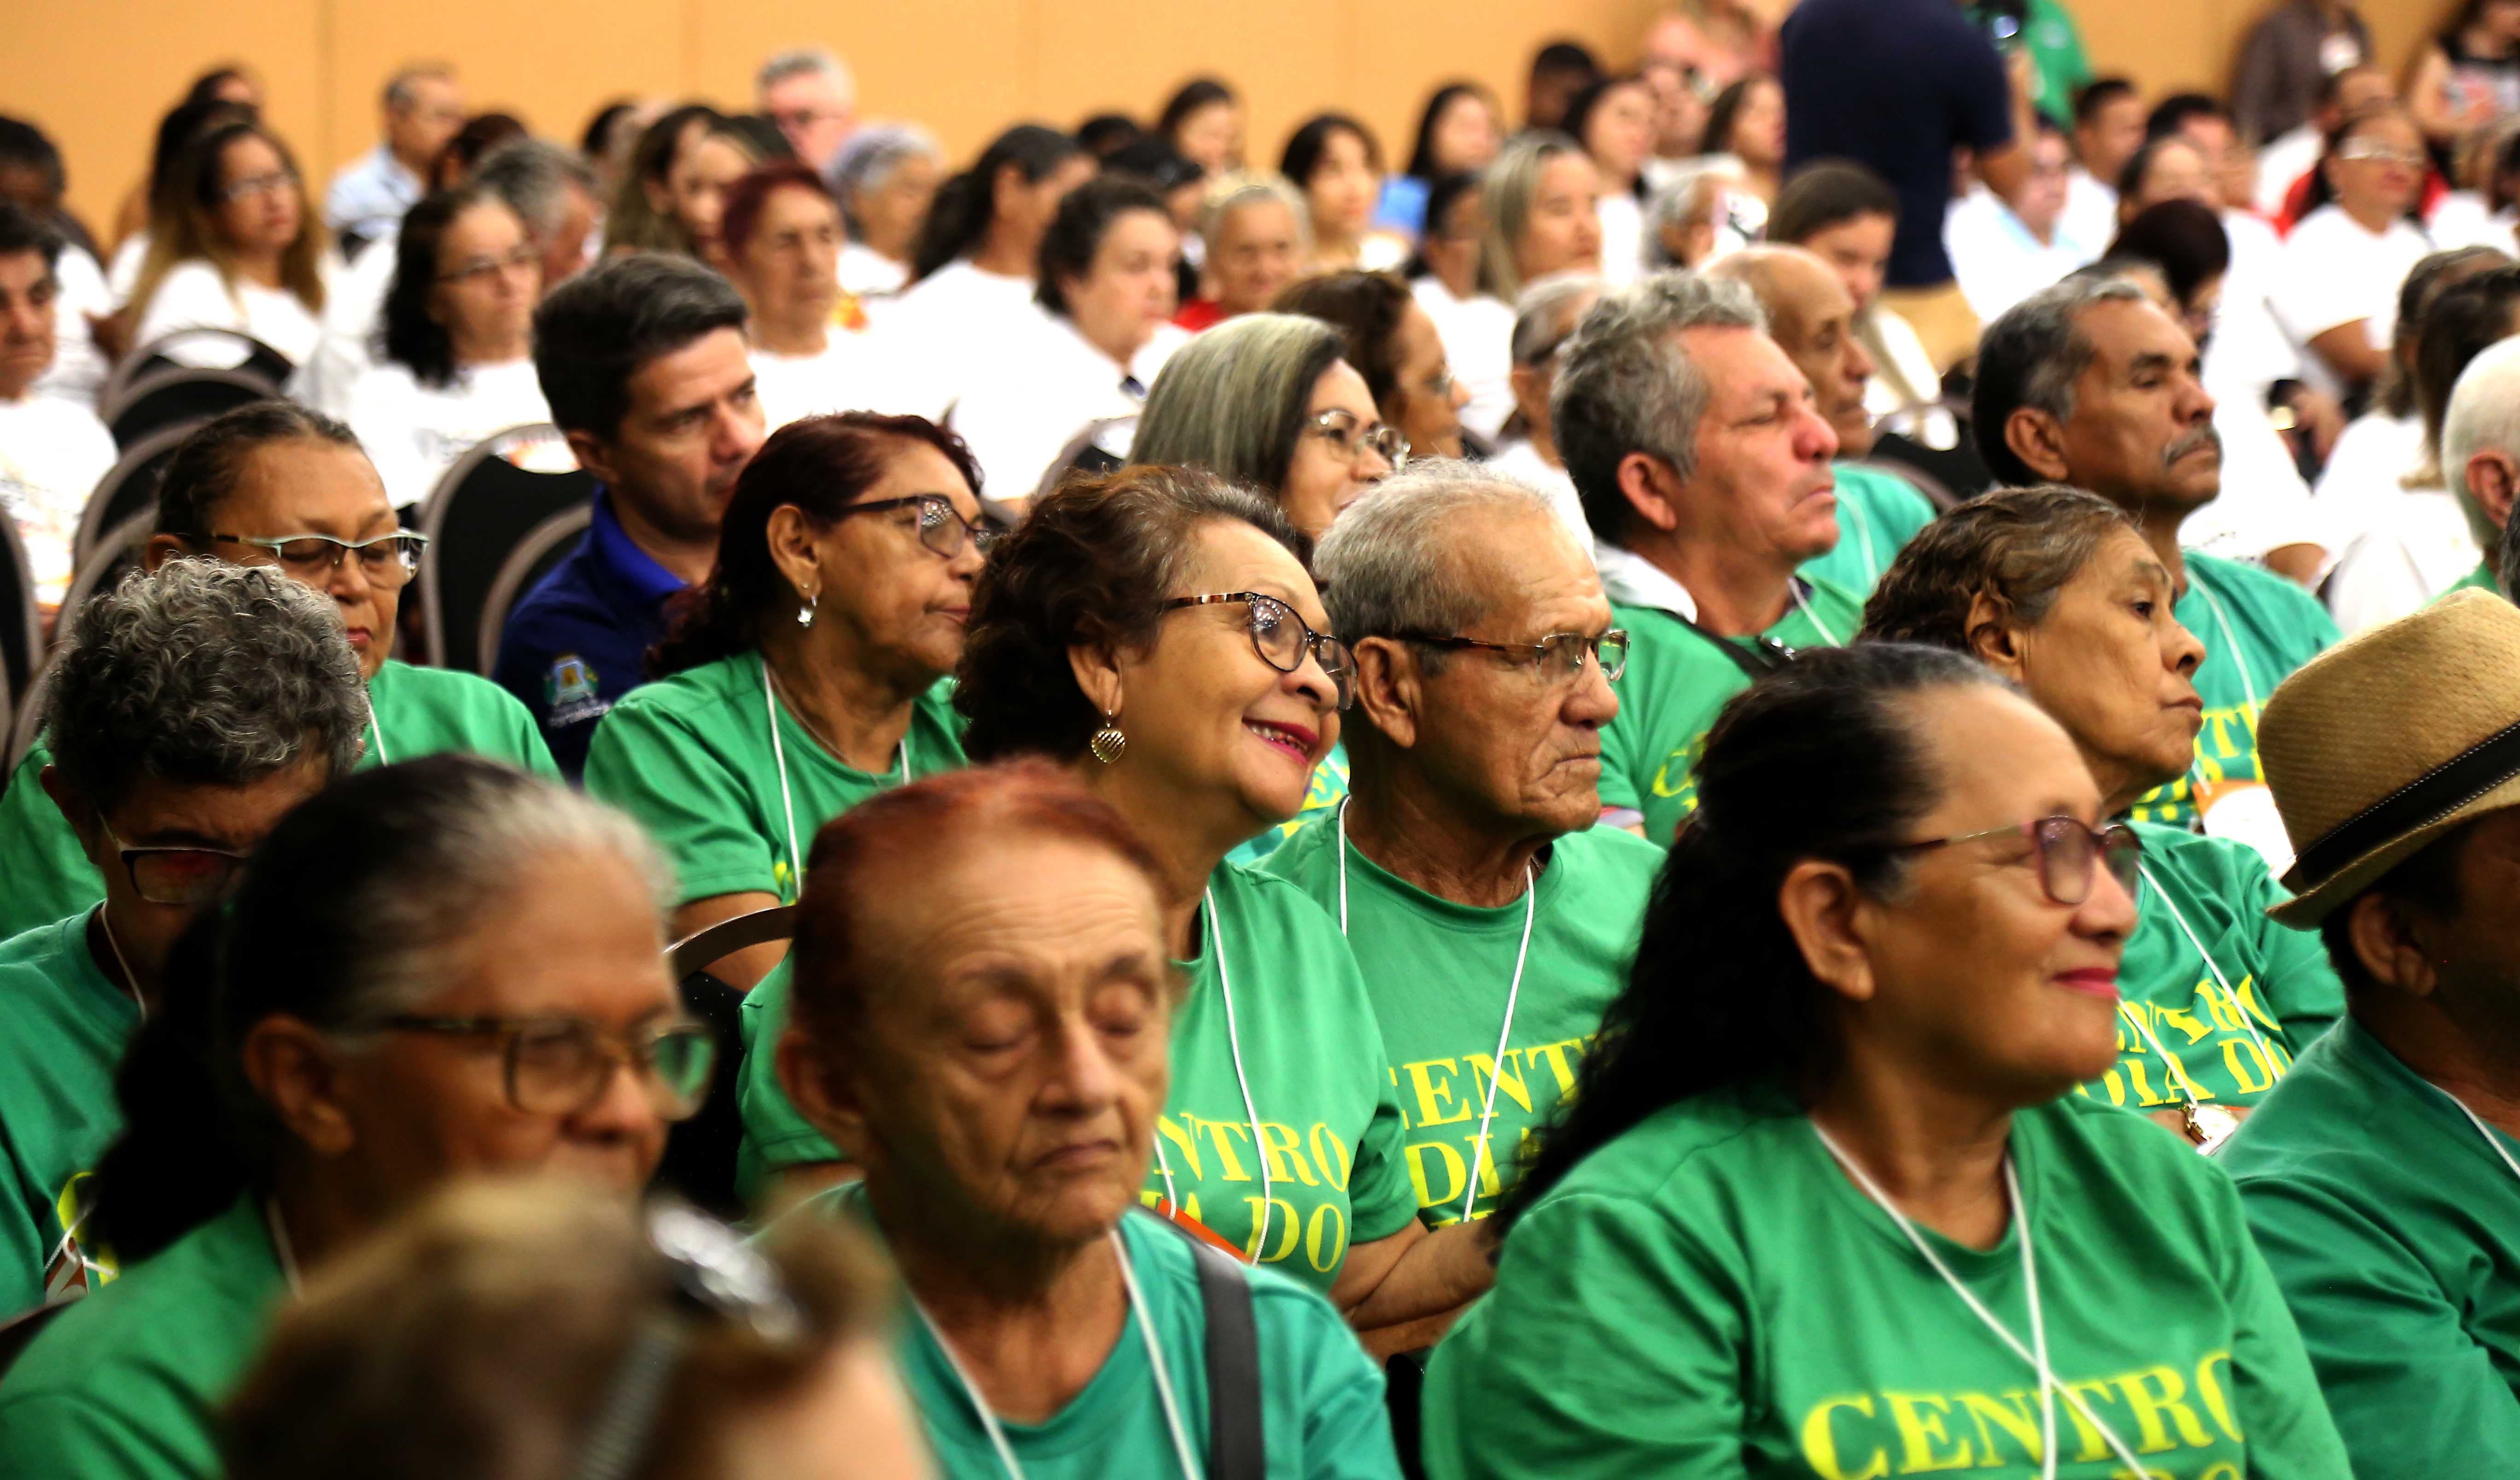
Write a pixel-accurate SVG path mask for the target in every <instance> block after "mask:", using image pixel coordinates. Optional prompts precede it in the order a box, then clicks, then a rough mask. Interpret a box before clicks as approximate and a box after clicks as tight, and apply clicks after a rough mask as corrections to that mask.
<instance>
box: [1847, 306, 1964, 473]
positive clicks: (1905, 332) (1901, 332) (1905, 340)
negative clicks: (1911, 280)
mask: <svg viewBox="0 0 2520 1480" xmlns="http://www.w3.org/2000/svg"><path fill="white" fill-rule="evenodd" d="M1865 318H1866V320H1867V321H1868V324H1869V327H1870V328H1871V330H1872V337H1873V339H1874V340H1877V341H1878V343H1879V345H1880V353H1879V355H1878V356H1876V358H1878V359H1880V360H1882V361H1883V362H1884V363H1883V364H1882V366H1881V367H1880V368H1879V369H1876V370H1875V371H1873V373H1872V379H1871V380H1869V381H1866V382H1865V385H1864V409H1865V410H1866V411H1867V412H1868V413H1870V415H1871V417H1872V421H1873V424H1874V425H1875V426H1878V427H1879V428H1880V429H1881V430H1883V431H1895V432H1897V433H1899V434H1900V435H1901V436H1904V437H1910V438H1913V440H1915V441H1917V442H1919V443H1921V444H1923V445H1924V446H1927V447H1930V448H1932V449H1934V450H1935V451H1936V452H1949V451H1951V450H1952V449H1953V448H1955V447H1957V446H1958V445H1959V440H1960V431H1959V424H1958V422H1956V421H1954V420H1953V419H1952V414H1951V413H1950V412H1948V411H1945V410H1943V408H1942V406H1941V405H1940V404H1939V402H1940V399H1941V396H1942V393H1943V378H1942V377H1941V376H1939V375H1936V374H1935V373H1934V357H1933V356H1932V355H1929V354H1927V353H1925V343H1924V341H1923V340H1922V339H1919V338H1917V337H1916V331H1915V329H1914V327H1913V326H1912V325H1910V324H1909V322H1908V321H1907V320H1905V319H1903V318H1901V317H1899V316H1898V315H1897V314H1896V313H1893V312H1891V311H1890V310H1889V309H1887V308H1884V307H1882V306H1881V305H1880V304H1878V303H1875V304H1873V305H1872V307H1871V309H1870V310H1869V311H1868V313H1867V314H1866V315H1865ZM1893 367H1896V369H1897V370H1898V372H1899V376H1898V379H1904V380H1905V381H1907V382H1908V384H1909V385H1910V386H1911V387H1912V388H1913V391H1914V395H1915V401H1914V402H1913V403H1912V402H1911V401H1910V398H1909V396H1908V395H1907V394H1906V393H1904V392H1902V391H1901V390H1900V388H1899V385H1898V383H1897V380H1896V379H1894V378H1893V377H1892V376H1891V375H1890V373H1889V372H1890V370H1891V369H1892V368H1893Z"/></svg>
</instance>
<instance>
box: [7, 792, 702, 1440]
mask: <svg viewBox="0 0 2520 1480" xmlns="http://www.w3.org/2000/svg"><path fill="white" fill-rule="evenodd" d="M663 885H664V870H663V866H662V863H661V861H660V860H659V859H658V858H657V857H656V855H655V850H654V849H653V847H652V845H651V844H650V843H649V842H648V841H647V839H646V838H645V836H644V835H642V834H641V832H640V830H639V829H638V827H637V825H635V824H634V823H632V822H631V821H630V820H629V819H627V818H625V817H622V816H621V815H620V814H618V813H616V812H613V811H611V810H610V809H609V808H607V807H604V806H602V805H600V804H598V803H595V802H591V801H588V800H587V799H585V798H584V797H581V796H578V795H576V794H574V793H572V792H569V791H566V790H563V789H562V787H560V786H559V785H556V784H554V783H551V782H545V781H540V780H537V779H535V778H532V777H528V776H525V775H524V774H522V773H520V772H517V771H514V770H511V769H509V768H508V767H506V766H502V765H499V764H497V763H495V762H492V761H485V760H480V759H477V758H473V757H469V756H449V755H441V756H430V757H428V758H427V759H423V760H417V761H412V762H410V763H408V764H403V765H396V766H391V767H387V768H385V769H382V770H379V771H370V772H363V773H360V774H358V775H356V776H352V777H349V778H346V779H344V780H342V781H339V782H337V783H335V784H334V785H332V786H330V787H329V788H327V789H326V790H324V791H323V792H321V793H320V794H318V795H317V796H315V797H314V798H313V799H312V800H309V801H306V802H303V803H301V804H300V805H298V806H297V807H296V809H295V810H293V811H292V812H291V813H290V814H289V815H288V816H287V817H286V818H284V819H282V820H281V822H280V824H279V826H277V827H276V828H274V829H272V830H271V832H270V834H269V836H267V837H265V838H263V839H262V840H261V843H260V845H259V846H258V847H256V848H255V849H254V852H253V857H252V859H251V861H250V862H249V863H248V865H247V867H246V869H245V872H244V875H243V876H242V878H241V879H240V881H239V884H238V887H237V889H236V891H235V894H234V896H233V898H232V900H231V902H230V903H229V905H228V906H227V908H225V909H224V910H222V911H220V912H218V913H217V914H214V915H207V916H203V917H202V918H200V919H198V920H197V922H196V923H195V924H194V926H193V927H192V928H191V930H190V932H189V933H188V934H187V935H186V936H185V938H184V939H183V941H182V942H181V943H180V944H179V945H178V946H177V947H176V950H175V953H174V957H173V960H172V964H171V965H170V967H169V971H168V982H169V987H170V990H169V992H168V993H167V995H166V999H165V1004H164V1008H165V1009H164V1010H163V1011H161V1012H158V1013H156V1014H154V1015H152V1016H151V1017H150V1018H149V1019H148V1021H147V1023H146V1025H145V1026H144V1027H143V1028H142V1029H141V1033H140V1036H139V1038H138V1039H137V1041H136V1042H134V1043H133V1045H132V1047H131V1049H130V1052H129V1054H128V1055H127V1057H126V1060H125V1061H126V1063H127V1064H128V1065H129V1066H130V1072H129V1073H128V1074H126V1075H125V1076H124V1077H123V1078H122V1079H121V1080H120V1081H119V1083H118V1087H117V1088H118V1095H119V1101H120V1109H121V1112H122V1122H123V1124H122V1130H121V1134H120V1136H119V1138H118V1139H117V1140H115V1142H114V1143H113V1144H112V1148H111V1149H109V1150H108V1151H107V1152H106V1153H105V1156H104V1158H103V1160H102V1162H101V1163H100V1164H99V1165H98V1168H97V1170H96V1173H95V1175H94V1179H93V1182H92V1184H91V1187H92V1189H93V1192H94V1208H95V1211H94V1214H93V1216H92V1217H91V1218H90V1219H89V1222H88V1225H87V1228H86V1230H85V1231H83V1233H82V1234H81V1238H82V1241H83V1242H84V1243H85V1244H86V1246H87V1247H89V1248H90V1249H95V1250H110V1251H111V1252H112V1259H113V1261H114V1263H115V1265H116V1266H117V1267H118V1268H119V1270H120V1271H121V1272H122V1273H121V1275H120V1277H119V1278H114V1279H112V1281H111V1282H108V1283H106V1284H105V1285H104V1287H103V1288H101V1289H98V1290H96V1291H94V1292H93V1293H91V1294H89V1295H88V1296H87V1297H86V1298H85V1299H83V1300H82V1301H80V1302H79V1304H78V1305H77V1306H76V1307H74V1308H72V1309H71V1310H70V1311H69V1312H67V1314H66V1315H64V1316H63V1317H61V1319H59V1320H58V1321H56V1322H54V1323H51V1324H50V1325H48V1326H46V1327H45V1329H44V1331H43V1333H42V1335H41V1336H40V1337H39V1338H38V1339H37V1341H36V1342H35V1344H34V1345H33V1346H30V1347H29V1348H28V1349H27V1351H26V1352H25V1354H24V1355H23V1356H22V1358H21V1360H20V1361H19V1362H18V1363H17V1364H16V1365H15V1366H13V1367H12V1368H10V1371H9V1375H8V1378H7V1379H6V1380H5V1381H0V1470H5V1471H6V1472H7V1473H9V1474H13V1475H17V1474H25V1475H38V1474H40V1475H67V1476H74V1477H84V1476H99V1477H102V1476H104V1475H108V1474H133V1473H143V1472H145V1473H150V1474H158V1475H167V1476H177V1475H180V1476H187V1477H191V1476H201V1477H207V1476H211V1475H215V1474H217V1473H218V1472H219V1467H218V1464H217V1459H216V1436H215V1433H214V1431H213V1423H214V1418H215V1415H216V1414H217V1413H218V1412H219V1409H220V1407H221V1406H222V1404H223V1403H224V1401H225V1399H226V1396H227V1393H228V1390H229V1388H230V1387H231V1386H232V1385H233V1384H234V1383H235V1381H236V1380H237V1378H238V1377H239V1376H240V1375H241V1374H242V1373H243V1371H244V1368H245V1366H246V1364H247V1362H248V1360H249V1359H250V1357H251V1356H252V1354H253V1350H254V1348H255V1346H256V1345H257V1344H258V1342H259V1340H260V1336H261V1333H262V1331H263V1329H264V1327H265V1325H266V1323H268V1321H269V1319H270V1317H271V1314H272V1312H273V1310H274V1308H276V1307H278V1306H280V1305H281V1304H283V1303H284V1302H286V1301H287V1300H288V1299H289V1298H290V1297H291V1296H293V1295H294V1294H296V1293H298V1292H299V1290H300V1288H301V1285H300V1281H301V1280H302V1279H303V1278H306V1277H308V1276H309V1275H312V1274H315V1273H317V1272H319V1271H322V1270H324V1269H326V1268H327V1267H329V1266H331V1265H332V1263H333V1262H334V1261H335V1260H336V1259H337V1258H338V1257H340V1256H341V1255H343V1254H344V1253H345V1252H348V1251H350V1250H352V1249H353V1248H354V1247H355V1246H356V1245H357V1244H359V1243H360V1242H361V1241H362V1240H364V1239H366V1238H367V1237H368V1236H370V1235H371V1234H373V1233H376V1232H377V1231H379V1230H380V1229H382V1227H384V1226H385V1225H386V1224H388V1223H389V1222H390V1221H391V1220H393V1219H394V1218H395V1217H396V1216H397V1215H399V1214H401V1213H403V1212H404V1211H406V1210H408V1209H410V1208H411V1207H413V1206H414V1205H416V1204H418V1203H420V1202H422V1201H423V1200H425V1199H426V1198H427V1197H428V1196H429V1195H430V1194H432V1193H434V1192H436V1191H438V1190H439V1189H441V1188H444V1187H445V1186H446V1185H447V1184H449V1183H450V1182H452V1181H454V1180H456V1179H457V1178H459V1177H466V1176H488V1177H501V1178H508V1179H520V1180H547V1181H548V1182H549V1183H551V1184H552V1185H554V1186H555V1187H558V1188H564V1189H565V1190H564V1193H563V1194H562V1195H566V1196H569V1197H572V1198H586V1197H590V1196H592V1197H594V1198H596V1199H599V1200H618V1201H620V1202H623V1203H626V1202H628V1201H629V1200H630V1199H632V1198H634V1197H635V1196H637V1194H638V1193H639V1191H640V1190H641V1188H644V1187H645V1186H646V1185H647V1182H648V1180H649V1178H650V1176H651V1175H652V1173H653V1172H654V1171H655V1168H656V1164H657V1160H658V1158H659V1157H660V1156H661V1155H662V1153H663V1150H664V1144H665V1136H666V1131H667V1128H668V1127H669V1126H670V1125H671V1124H672V1123H674V1122H676V1121H679V1120H682V1119H684V1118H686V1117H688V1116H690V1115H691V1114H692V1113H693V1112H694V1111H695V1110H697V1108H698V1105H699V1099H700V1097H701V1095H702V1093H703V1092H704V1091H705V1089H706V1087H707V1083H708V1069H709V1065H710V1063H711V1059H712V1054H713V1053H714V1046H713V1045H712V1043H711V1042H710V1040H709V1038H708V1037H707V1034H706V1032H705V1030H703V1029H701V1028H700V1027H699V1026H698V1025H697V1023H695V1022H693V1021H692V1020H691V1019H690V1018H689V1017H688V1016H687V1015H686V1014H685V1012H684V1010H683V1007H682V1004H681V1000H680V999H679V997H678V996H677V995H676V993H675V990H674V985H673V983H672V981H671V980H670V979H668V977H667V975H666V971H665V966H664V944H665V938H664V930H663V928H662V924H663V918H662V915H663V912H662V894H663ZM100 1257H102V1256H100Z"/></svg>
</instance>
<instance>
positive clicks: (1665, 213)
mask: <svg viewBox="0 0 2520 1480" xmlns="http://www.w3.org/2000/svg"><path fill="white" fill-rule="evenodd" d="M1731 172H1732V171H1731V170H1730V169H1729V168H1728V167H1727V166H1725V165H1722V164H1697V165H1685V166H1683V167H1682V168H1681V169H1680V170H1679V171H1677V172H1676V173H1674V174H1673V175H1672V177H1671V178H1670V179H1669V180H1667V181H1665V182H1664V184H1663V187H1662V188H1661V189H1660V190H1657V191H1655V192H1654V193H1653V196H1652V198H1651V199H1649V200H1647V201H1646V202H1645V209H1644V217H1645V265H1646V266H1647V267H1649V268H1652V269H1654V270H1656V271H1660V270H1662V269H1665V268H1672V267H1678V266H1680V265H1681V263H1680V262H1679V261H1678V260H1676V259H1675V258H1674V257H1673V256H1672V254H1671V251H1670V249H1669V248H1668V247H1664V246H1663V245H1662V234H1663V233H1664V232H1665V231H1668V230H1670V229H1671V228H1672V227H1675V226H1688V225H1689V224H1691V223H1693V222H1696V221H1699V220H1701V219H1707V218H1711V217H1712V216H1713V214H1714V210H1715V200H1714V198H1715V193H1716V191H1717V190H1719V189H1720V188H1721V187H1722V185H1723V183H1724V180H1725V177H1726V176H1727V175H1728V174H1730V173H1731Z"/></svg>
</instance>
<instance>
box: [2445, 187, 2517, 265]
mask: <svg viewBox="0 0 2520 1480" xmlns="http://www.w3.org/2000/svg"><path fill="white" fill-rule="evenodd" d="M2424 230H2425V231H2426V232H2427V233H2429V234H2430V235H2431V237H2432V239H2433V249H2434V250H2435V251H2453V250H2455V249H2457V248H2458V247H2493V248H2494V249H2495V250H2496V251H2498V252H2501V253H2502V254H2503V255H2505V256H2509V255H2511V254H2512V253H2514V252H2520V210H2514V209H2513V208H2512V207H2510V206H2508V205H2506V206H2504V207H2502V208H2501V209H2500V210H2488V209H2486V208H2485V198H2484V197H2483V196H2481V195H2478V194H2477V193H2476V192H2475V191H2472V190H2454V191H2452V192H2451V193H2450V194H2449V195H2446V196H2444V197H2442V201H2441V203H2440V204H2439V205H2436V206H2434V207H2433V214H2432V219H2431V220H2429V221H2427V222H2425V223H2424Z"/></svg>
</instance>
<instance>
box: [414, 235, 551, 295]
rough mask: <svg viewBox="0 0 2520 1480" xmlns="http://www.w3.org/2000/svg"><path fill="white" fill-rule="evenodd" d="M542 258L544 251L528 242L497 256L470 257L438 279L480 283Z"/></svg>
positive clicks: (529, 264)
mask: <svg viewBox="0 0 2520 1480" xmlns="http://www.w3.org/2000/svg"><path fill="white" fill-rule="evenodd" d="M542 259H543V254H542V252H541V251H540V250H538V249H537V248H536V247H534V245H533V244H532V243H530V242H528V243H526V244H524V245H523V246H521V247H510V248H509V249H508V250H507V251H505V252H502V253H501V254H499V255H498V256H495V257H472V258H469V259H467V260H466V261H463V262H460V263H458V264H456V265H455V266H453V267H451V268H448V269H447V270H446V271H444V272H441V273H439V274H438V275H437V281H439V282H440V283H451V284H457V285H462V284H467V283H479V282H483V281H486V280H488V279H490V278H494V277H497V276H498V275H499V274H500V273H503V272H505V271H507V270H508V269H510V268H512V267H533V266H536V265H538V264H539V263H541V261H542Z"/></svg>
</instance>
